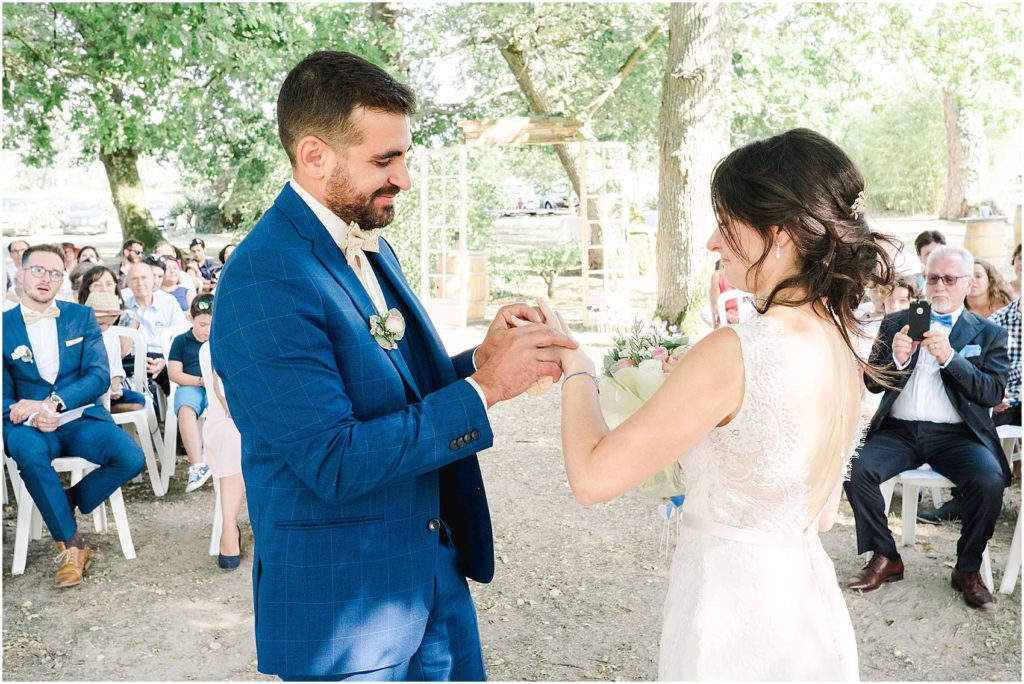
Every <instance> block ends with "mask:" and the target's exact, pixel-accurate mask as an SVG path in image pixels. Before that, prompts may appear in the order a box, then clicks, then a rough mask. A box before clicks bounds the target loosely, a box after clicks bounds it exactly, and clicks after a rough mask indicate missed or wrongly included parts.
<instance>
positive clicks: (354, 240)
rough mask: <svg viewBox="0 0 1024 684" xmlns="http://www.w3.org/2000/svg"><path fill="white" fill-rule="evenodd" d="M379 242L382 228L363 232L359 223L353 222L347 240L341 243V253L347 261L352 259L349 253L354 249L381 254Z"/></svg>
mask: <svg viewBox="0 0 1024 684" xmlns="http://www.w3.org/2000/svg"><path fill="white" fill-rule="evenodd" d="M379 240H380V228H374V229H373V230H363V229H362V228H360V227H359V224H358V223H355V222H352V223H351V224H349V227H348V232H347V233H346V234H345V240H344V241H343V242H342V243H341V251H342V253H344V255H345V258H346V259H348V258H350V255H349V251H350V250H354V249H361V250H362V251H364V252H379V251H380V244H379Z"/></svg>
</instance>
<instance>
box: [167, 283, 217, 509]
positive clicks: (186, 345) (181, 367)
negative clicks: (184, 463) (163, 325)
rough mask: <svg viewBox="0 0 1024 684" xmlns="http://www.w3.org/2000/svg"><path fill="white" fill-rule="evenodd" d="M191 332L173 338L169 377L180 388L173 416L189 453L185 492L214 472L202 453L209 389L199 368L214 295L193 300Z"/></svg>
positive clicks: (169, 358) (168, 360)
mask: <svg viewBox="0 0 1024 684" xmlns="http://www.w3.org/2000/svg"><path fill="white" fill-rule="evenodd" d="M189 310H190V313H191V314H192V329H191V330H188V331H186V332H184V333H182V334H181V335H178V336H177V337H175V338H174V341H173V342H172V343H171V351H170V354H168V356H167V375H168V377H169V378H170V379H171V381H172V382H174V383H175V384H176V385H178V389H177V390H175V392H174V408H173V410H174V413H175V415H177V417H178V432H179V433H180V434H181V441H182V443H183V444H184V445H185V453H186V454H188V463H189V466H188V483H187V484H186V485H185V491H186V492H194V491H195V490H197V489H199V488H200V487H202V486H203V484H204V483H205V482H206V481H207V480H209V479H210V475H211V473H212V471H211V470H210V466H209V465H207V464H206V461H205V460H204V459H203V454H202V445H201V442H202V439H201V437H202V435H201V434H200V432H199V416H201V415H202V414H203V411H205V410H206V403H207V400H206V388H205V387H204V385H203V371H202V368H201V367H200V365H199V349H200V348H201V347H202V346H203V343H204V342H206V341H207V340H209V339H210V323H211V322H212V321H213V295H199V296H198V297H196V298H195V299H193V300H192V306H191V307H190V309H189Z"/></svg>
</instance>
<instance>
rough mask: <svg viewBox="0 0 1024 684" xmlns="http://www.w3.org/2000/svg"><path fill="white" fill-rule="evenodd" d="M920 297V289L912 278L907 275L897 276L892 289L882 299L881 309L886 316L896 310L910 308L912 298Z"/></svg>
mask: <svg viewBox="0 0 1024 684" xmlns="http://www.w3.org/2000/svg"><path fill="white" fill-rule="evenodd" d="M920 298H921V290H919V289H918V288H917V283H916V282H915V281H914V280H911V279H910V278H908V277H907V276H897V277H896V281H895V282H894V283H893V286H892V289H890V290H889V291H888V292H887V293H886V295H885V297H884V298H883V299H882V311H883V312H884V313H885V315H887V316H888V315H889V314H891V313H896V312H897V311H906V310H907V309H909V308H910V301H911V300H912V299H920Z"/></svg>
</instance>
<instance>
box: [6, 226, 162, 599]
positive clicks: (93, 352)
mask: <svg viewBox="0 0 1024 684" xmlns="http://www.w3.org/2000/svg"><path fill="white" fill-rule="evenodd" d="M63 281H64V252H63V251H62V250H61V248H60V247H57V246H54V245H36V246H34V247H29V248H28V249H27V250H26V251H25V254H24V256H23V257H22V262H21V268H20V269H19V270H18V283H19V284H20V285H21V287H22V289H23V291H24V294H23V296H22V301H21V306H18V307H16V308H14V309H11V310H9V311H7V312H5V313H4V335H3V338H4V339H3V353H4V360H3V364H4V392H3V394H4V433H3V434H4V448H5V449H6V451H7V453H8V455H10V457H11V458H13V459H14V461H15V463H17V464H18V470H19V471H20V473H21V478H22V480H23V481H24V482H25V486H26V487H27V488H28V493H29V495H30V496H31V497H32V501H33V502H35V504H36V506H37V507H38V508H39V513H40V514H41V515H42V517H43V520H44V521H45V522H46V527H47V528H48V529H49V530H50V535H51V536H52V537H53V540H54V541H55V542H57V547H58V549H59V550H60V552H61V553H60V556H59V557H58V558H59V567H58V568H57V576H56V585H57V586H58V587H71V586H75V585H77V584H80V583H81V582H82V577H83V574H84V573H85V570H86V569H87V568H88V567H89V564H90V558H89V549H88V548H86V546H85V542H84V541H83V539H82V534H81V533H80V532H79V531H78V527H77V525H76V524H75V516H74V509H75V507H76V506H77V507H78V509H79V510H81V511H82V513H91V512H92V510H93V509H94V508H96V506H99V505H100V504H102V503H103V502H104V501H106V500H107V498H109V497H110V495H111V494H112V493H113V492H114V490H116V489H117V488H118V487H120V486H121V485H122V484H124V483H125V482H127V481H128V480H130V479H131V478H133V477H135V476H136V475H138V474H139V472H141V470H142V465H143V463H144V457H143V455H142V450H141V449H139V447H138V446H137V445H136V444H135V442H134V441H132V439H131V437H129V436H128V434H127V433H125V432H124V431H123V430H121V428H119V427H118V426H117V425H115V424H114V421H113V419H111V417H110V414H109V413H107V410H106V409H105V408H103V406H102V404H100V403H99V401H100V398H101V397H102V396H103V395H104V393H106V391H107V390H108V389H109V388H110V369H109V368H108V366H107V352H106V350H105V349H104V347H103V337H102V334H101V333H100V326H99V324H98V323H97V322H96V317H95V316H94V315H93V312H92V309H89V308H88V307H84V306H81V305H79V304H72V303H70V302H57V301H55V298H56V296H57V292H58V291H59V289H60V284H61V283H62V282H63ZM82 408H84V411H83V412H82V415H81V416H79V417H77V418H74V419H73V420H70V421H66V422H64V424H61V423H60V421H61V416H60V414H61V413H62V412H65V411H70V410H74V409H82ZM59 456H79V457H81V458H84V459H86V460H87V461H91V462H93V463H96V464H98V465H99V466H100V467H99V468H97V469H96V470H93V471H92V472H91V473H89V474H88V475H86V476H85V477H84V478H82V480H81V481H80V482H78V484H76V485H75V486H74V487H72V488H70V489H68V490H66V491H65V489H64V487H63V485H62V484H61V481H60V476H59V475H57V471H55V470H54V469H53V466H52V465H50V461H52V460H53V459H55V458H57V457H59Z"/></svg>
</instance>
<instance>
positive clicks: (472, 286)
mask: <svg viewBox="0 0 1024 684" xmlns="http://www.w3.org/2000/svg"><path fill="white" fill-rule="evenodd" d="M466 266H467V267H468V268H469V276H468V281H469V282H468V283H467V285H468V287H469V302H468V311H467V312H466V317H467V318H468V319H469V320H476V319H480V318H486V317H487V301H488V289H487V252H484V251H482V250H480V251H467V252H466ZM445 272H446V273H450V274H452V275H450V276H449V277H448V278H447V279H446V282H445V284H444V288H443V290H444V292H443V293H442V297H443V298H445V299H452V300H458V299H459V298H460V296H461V294H462V277H461V276H462V270H461V268H460V260H459V255H458V253H457V252H449V253H448V255H447V258H446V260H445Z"/></svg>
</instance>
